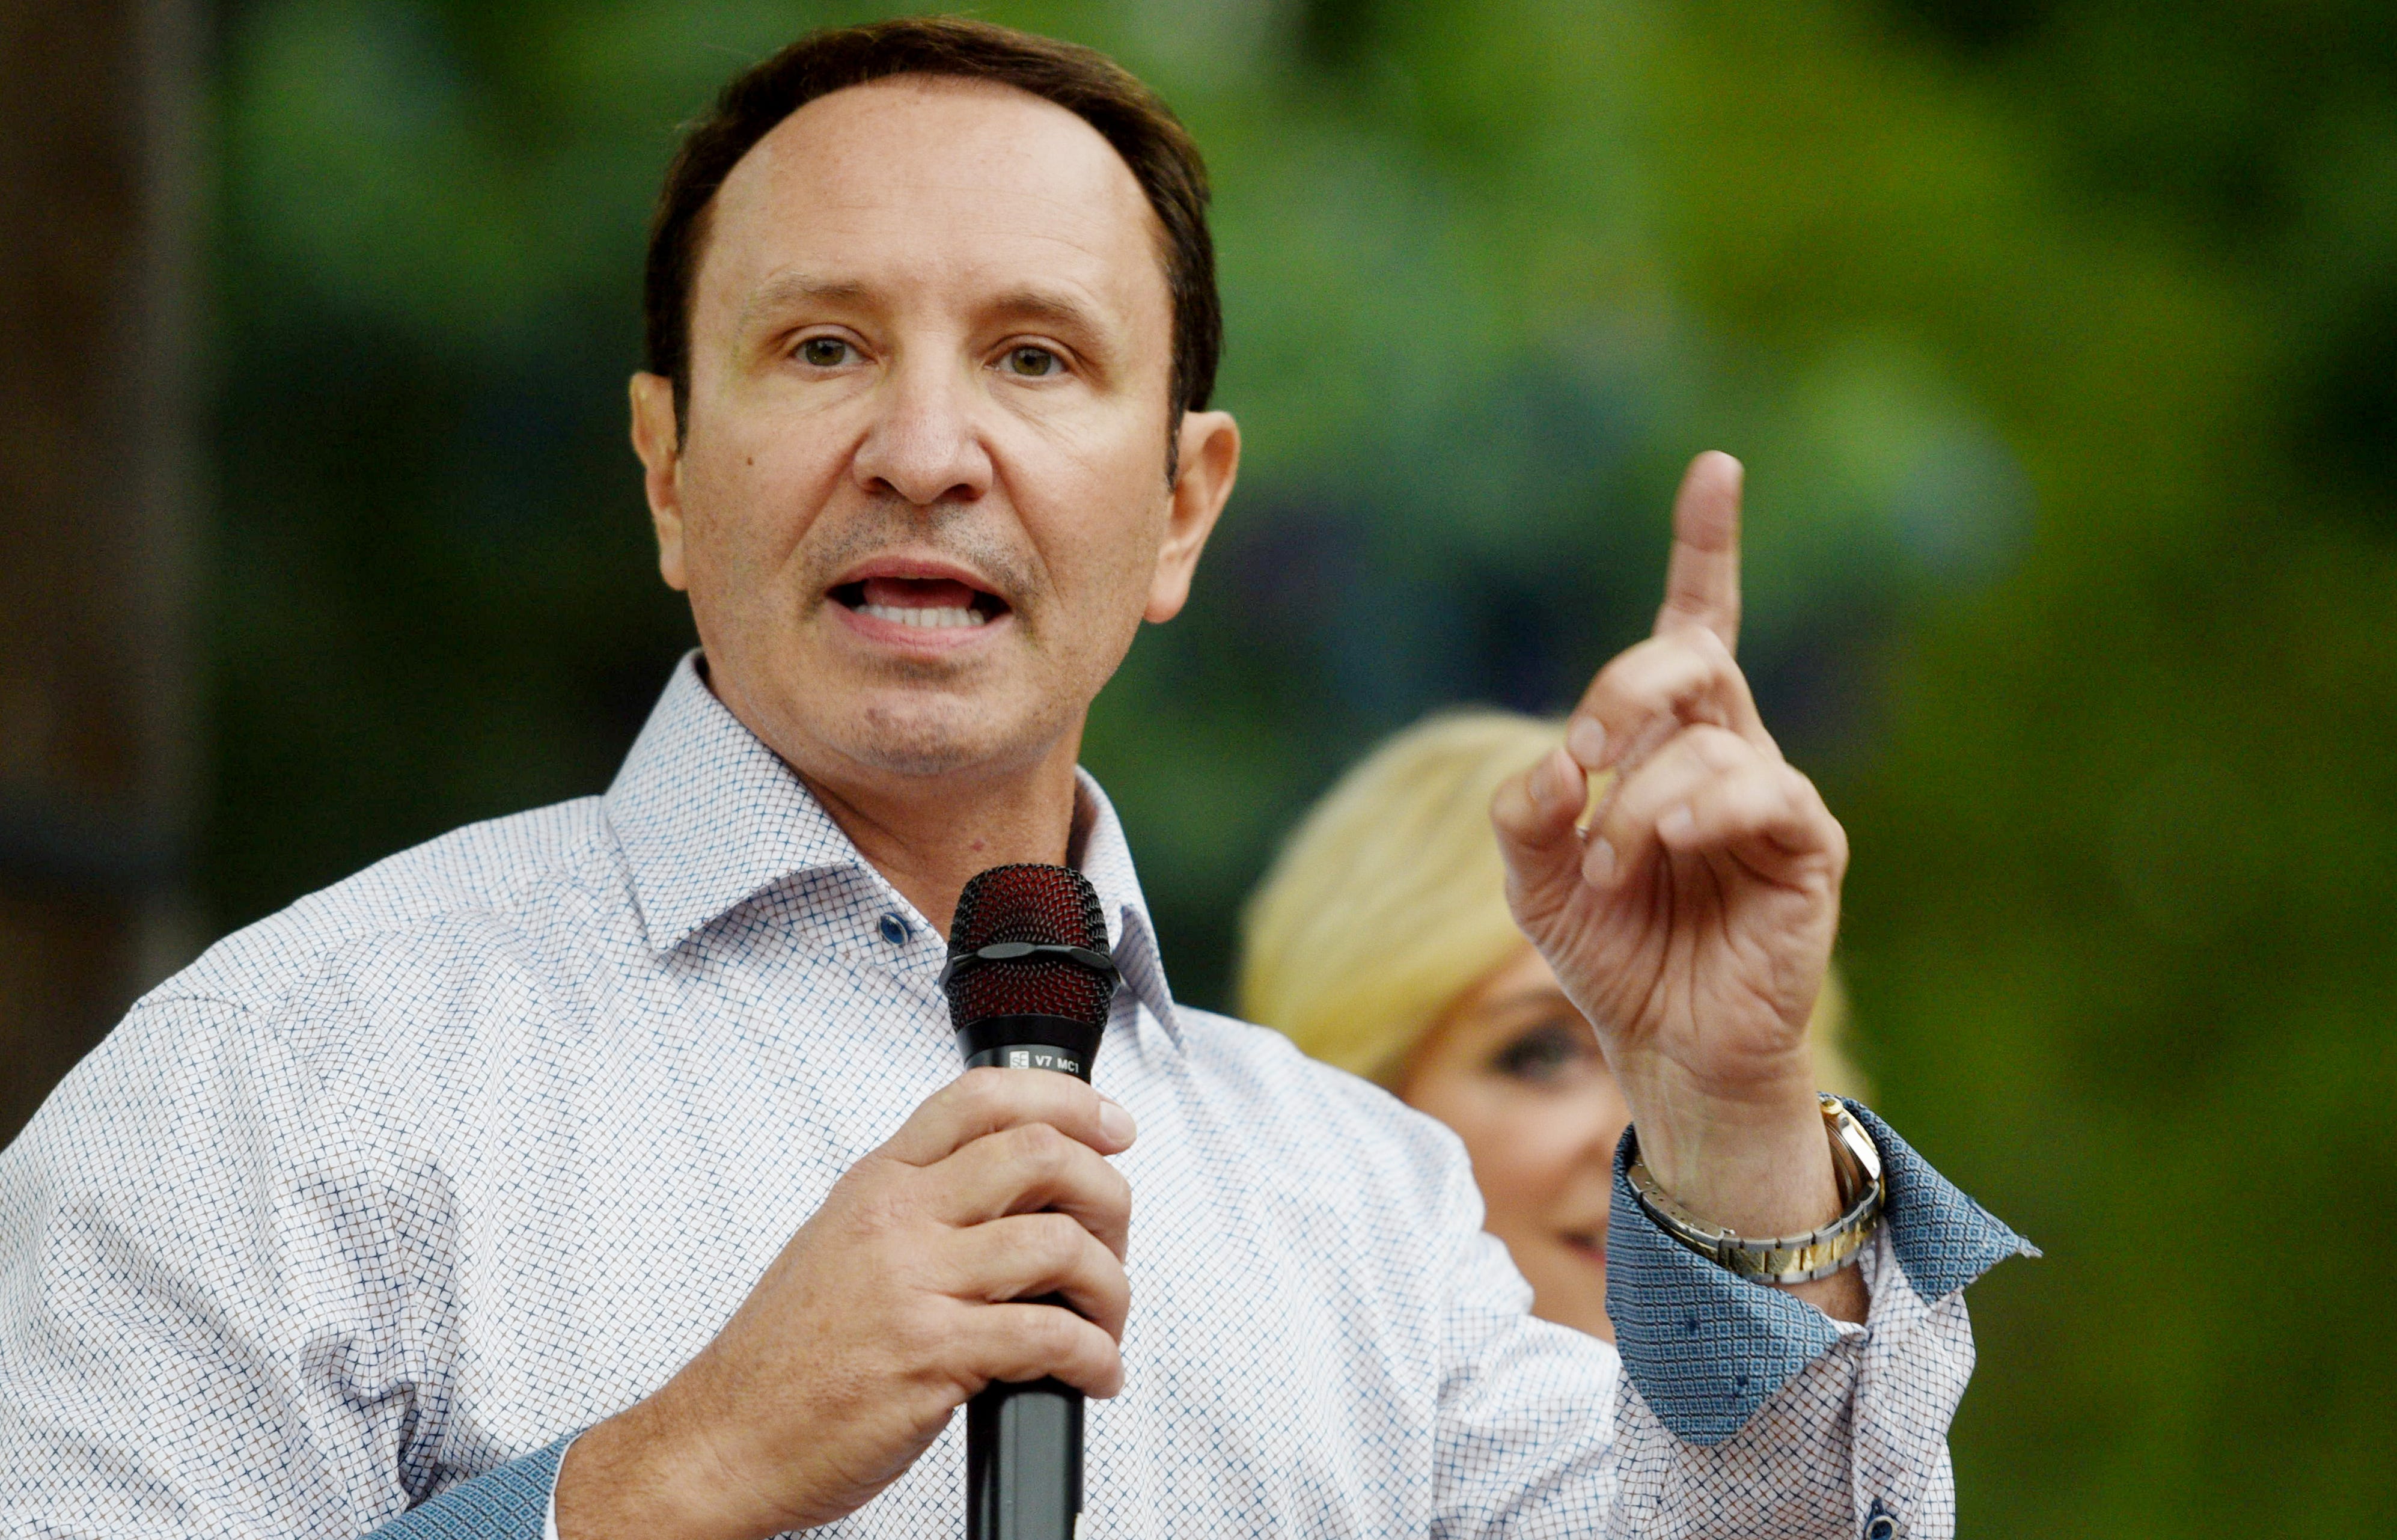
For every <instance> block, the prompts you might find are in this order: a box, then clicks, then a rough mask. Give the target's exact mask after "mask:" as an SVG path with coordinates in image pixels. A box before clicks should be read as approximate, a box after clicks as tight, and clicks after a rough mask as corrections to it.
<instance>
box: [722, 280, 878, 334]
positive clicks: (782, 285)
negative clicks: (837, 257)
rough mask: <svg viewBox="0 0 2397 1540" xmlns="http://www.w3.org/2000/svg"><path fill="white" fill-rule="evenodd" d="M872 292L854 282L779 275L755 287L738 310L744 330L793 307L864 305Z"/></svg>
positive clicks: (861, 284) (871, 295) (870, 289)
mask: <svg viewBox="0 0 2397 1540" xmlns="http://www.w3.org/2000/svg"><path fill="white" fill-rule="evenodd" d="M873 293H874V291H873V289H872V288H868V287H867V286H866V285H864V284H863V283H860V282H859V281H857V280H856V279H854V278H816V277H810V275H807V274H805V273H778V274H776V275H774V276H772V277H770V278H769V279H767V280H766V281H765V282H764V283H762V284H760V285H758V286H757V289H756V290H754V291H753V292H752V293H751V294H750V296H749V299H748V302H747V303H745V304H743V306H742V307H741V321H742V326H743V329H746V328H747V326H748V324H749V323H750V322H752V321H754V320H756V319H757V317H758V316H759V315H762V314H766V313H769V312H772V311H777V310H787V309H789V308H790V307H792V306H794V305H802V304H830V305H855V304H863V303H864V302H865V301H867V300H869V299H871V298H872V297H873Z"/></svg>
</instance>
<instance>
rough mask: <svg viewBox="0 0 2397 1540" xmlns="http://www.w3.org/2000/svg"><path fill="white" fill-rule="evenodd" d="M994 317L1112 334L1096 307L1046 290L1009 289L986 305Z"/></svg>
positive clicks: (1111, 329) (1060, 292) (1075, 297)
mask: <svg viewBox="0 0 2397 1540" xmlns="http://www.w3.org/2000/svg"><path fill="white" fill-rule="evenodd" d="M990 309H991V310H992V311H993V312H994V313H995V314H997V315H1007V316H1020V317H1022V318H1023V319H1024V320H1029V321H1046V322H1048V323H1050V324H1051V325H1052V326H1055V327H1059V328H1064V329H1066V330H1076V331H1083V332H1087V333H1090V334H1091V335H1092V336H1094V337H1105V336H1107V335H1109V334H1110V333H1111V332H1112V331H1113V329H1114V328H1111V327H1109V326H1108V325H1107V323H1106V319H1105V316H1104V315H1101V314H1100V313H1099V311H1098V310H1097V309H1096V307H1094V306H1092V305H1091V304H1090V303H1089V302H1087V301H1084V300H1082V299H1080V298H1078V296H1076V295H1073V294H1070V293H1065V292H1063V291H1060V290H1056V289H1047V288H1011V289H1009V290H1008V291H1007V292H1005V293H1003V294H1001V295H999V296H998V298H997V299H995V300H993V301H991V302H990Z"/></svg>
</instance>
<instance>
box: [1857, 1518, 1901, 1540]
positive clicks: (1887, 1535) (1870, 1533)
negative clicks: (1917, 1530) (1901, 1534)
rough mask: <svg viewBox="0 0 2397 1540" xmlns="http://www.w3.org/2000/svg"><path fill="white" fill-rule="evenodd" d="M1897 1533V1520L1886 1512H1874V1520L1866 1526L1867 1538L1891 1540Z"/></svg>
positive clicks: (1869, 1539) (1867, 1539) (1868, 1539)
mask: <svg viewBox="0 0 2397 1540" xmlns="http://www.w3.org/2000/svg"><path fill="white" fill-rule="evenodd" d="M1896 1533H1897V1520H1895V1519H1893V1518H1891V1517H1890V1516H1889V1515H1888V1514H1886V1513H1876V1514H1874V1515H1873V1518H1872V1522H1871V1523H1869V1524H1867V1525H1866V1526H1865V1540H1891V1537H1892V1536H1893V1535H1895V1534H1896Z"/></svg>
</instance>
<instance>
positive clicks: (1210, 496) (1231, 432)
mask: <svg viewBox="0 0 2397 1540" xmlns="http://www.w3.org/2000/svg"><path fill="white" fill-rule="evenodd" d="M1178 432H1179V435H1180V437H1179V441H1178V442H1179V447H1180V452H1179V456H1178V458H1179V460H1180V462H1181V474H1180V475H1178V476H1177V477H1176V478H1175V479H1174V483H1173V491H1172V502H1170V503H1169V504H1168V505H1167V507H1166V511H1165V543H1164V544H1163V545H1161V546H1160V547H1158V553H1157V572H1156V574H1155V575H1154V576H1153V577H1151V578H1150V579H1149V583H1148V609H1146V610H1145V611H1144V612H1143V616H1142V618H1143V619H1145V620H1147V621H1148V622H1150V623H1152V624H1160V625H1161V624H1163V623H1165V622H1167V621H1170V620H1172V618H1173V617H1174V616H1176V615H1179V614H1180V613H1182V607H1183V605H1184V604H1185V603H1187V602H1188V601H1189V598H1190V579H1191V575H1192V574H1193V573H1195V572H1197V571H1198V553H1199V552H1200V551H1203V550H1205V549H1206V546H1207V537H1208V536H1209V535H1210V534H1212V533H1213V532H1214V529H1215V520H1216V518H1217V517H1218V516H1221V515H1222V514H1223V512H1224V502H1225V499H1226V498H1229V497H1230V496H1231V495H1232V483H1233V482H1235V481H1237V480H1239V475H1240V425H1239V423H1238V422H1233V421H1232V414H1231V413H1230V412H1227V411H1190V412H1184V413H1183V414H1182V426H1181V428H1180V429H1179V430H1178Z"/></svg>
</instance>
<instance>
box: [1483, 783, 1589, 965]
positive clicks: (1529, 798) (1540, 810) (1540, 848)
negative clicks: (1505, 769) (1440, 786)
mask: <svg viewBox="0 0 2397 1540" xmlns="http://www.w3.org/2000/svg"><path fill="white" fill-rule="evenodd" d="M1588 797H1589V779H1588V773H1587V771H1585V770H1583V769H1582V768H1581V766H1580V764H1579V763H1578V762H1576V761H1575V760H1574V758H1573V756H1572V755H1570V754H1568V753H1566V752H1565V750H1564V749H1562V748H1561V747H1560V748H1553V749H1550V750H1549V751H1548V752H1547V754H1546V755H1544V756H1543V757H1541V758H1540V761H1539V762H1538V763H1537V764H1535V765H1533V766H1532V768H1531V769H1529V770H1525V771H1523V772H1522V773H1521V774H1520V775H1513V776H1509V777H1507V778H1506V781H1504V782H1502V783H1500V784H1499V787H1498V795H1497V796H1495V797H1493V798H1491V802H1490V824H1491V826H1492V827H1493V829H1495V830H1496V831H1497V834H1498V853H1499V854H1500V855H1501V856H1503V857H1504V858H1505V859H1506V902H1507V904H1508V906H1509V907H1511V908H1512V909H1513V910H1514V911H1515V922H1516V923H1517V924H1518V925H1521V926H1524V927H1526V928H1528V927H1531V926H1533V925H1535V924H1537V923H1539V922H1540V921H1541V920H1542V919H1544V918H1545V917H1547V916H1548V915H1551V914H1554V913H1555V912H1556V911H1557V910H1559V909H1560V908H1562V907H1563V906H1564V904H1565V903H1566V901H1567V900H1568V899H1569V898H1570V897H1571V896H1572V894H1573V890H1574V888H1575V887H1576V886H1578V885H1579V883H1580V881H1581V869H1582V859H1583V855H1584V850H1583V845H1582V839H1581V836H1580V834H1579V833H1578V832H1577V831H1576V830H1575V829H1574V827H1573V824H1574V823H1575V822H1576V821H1577V820H1578V819H1579V818H1580V817H1581V812H1582V809H1583V808H1584V807H1586V806H1587V803H1588Z"/></svg>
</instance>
